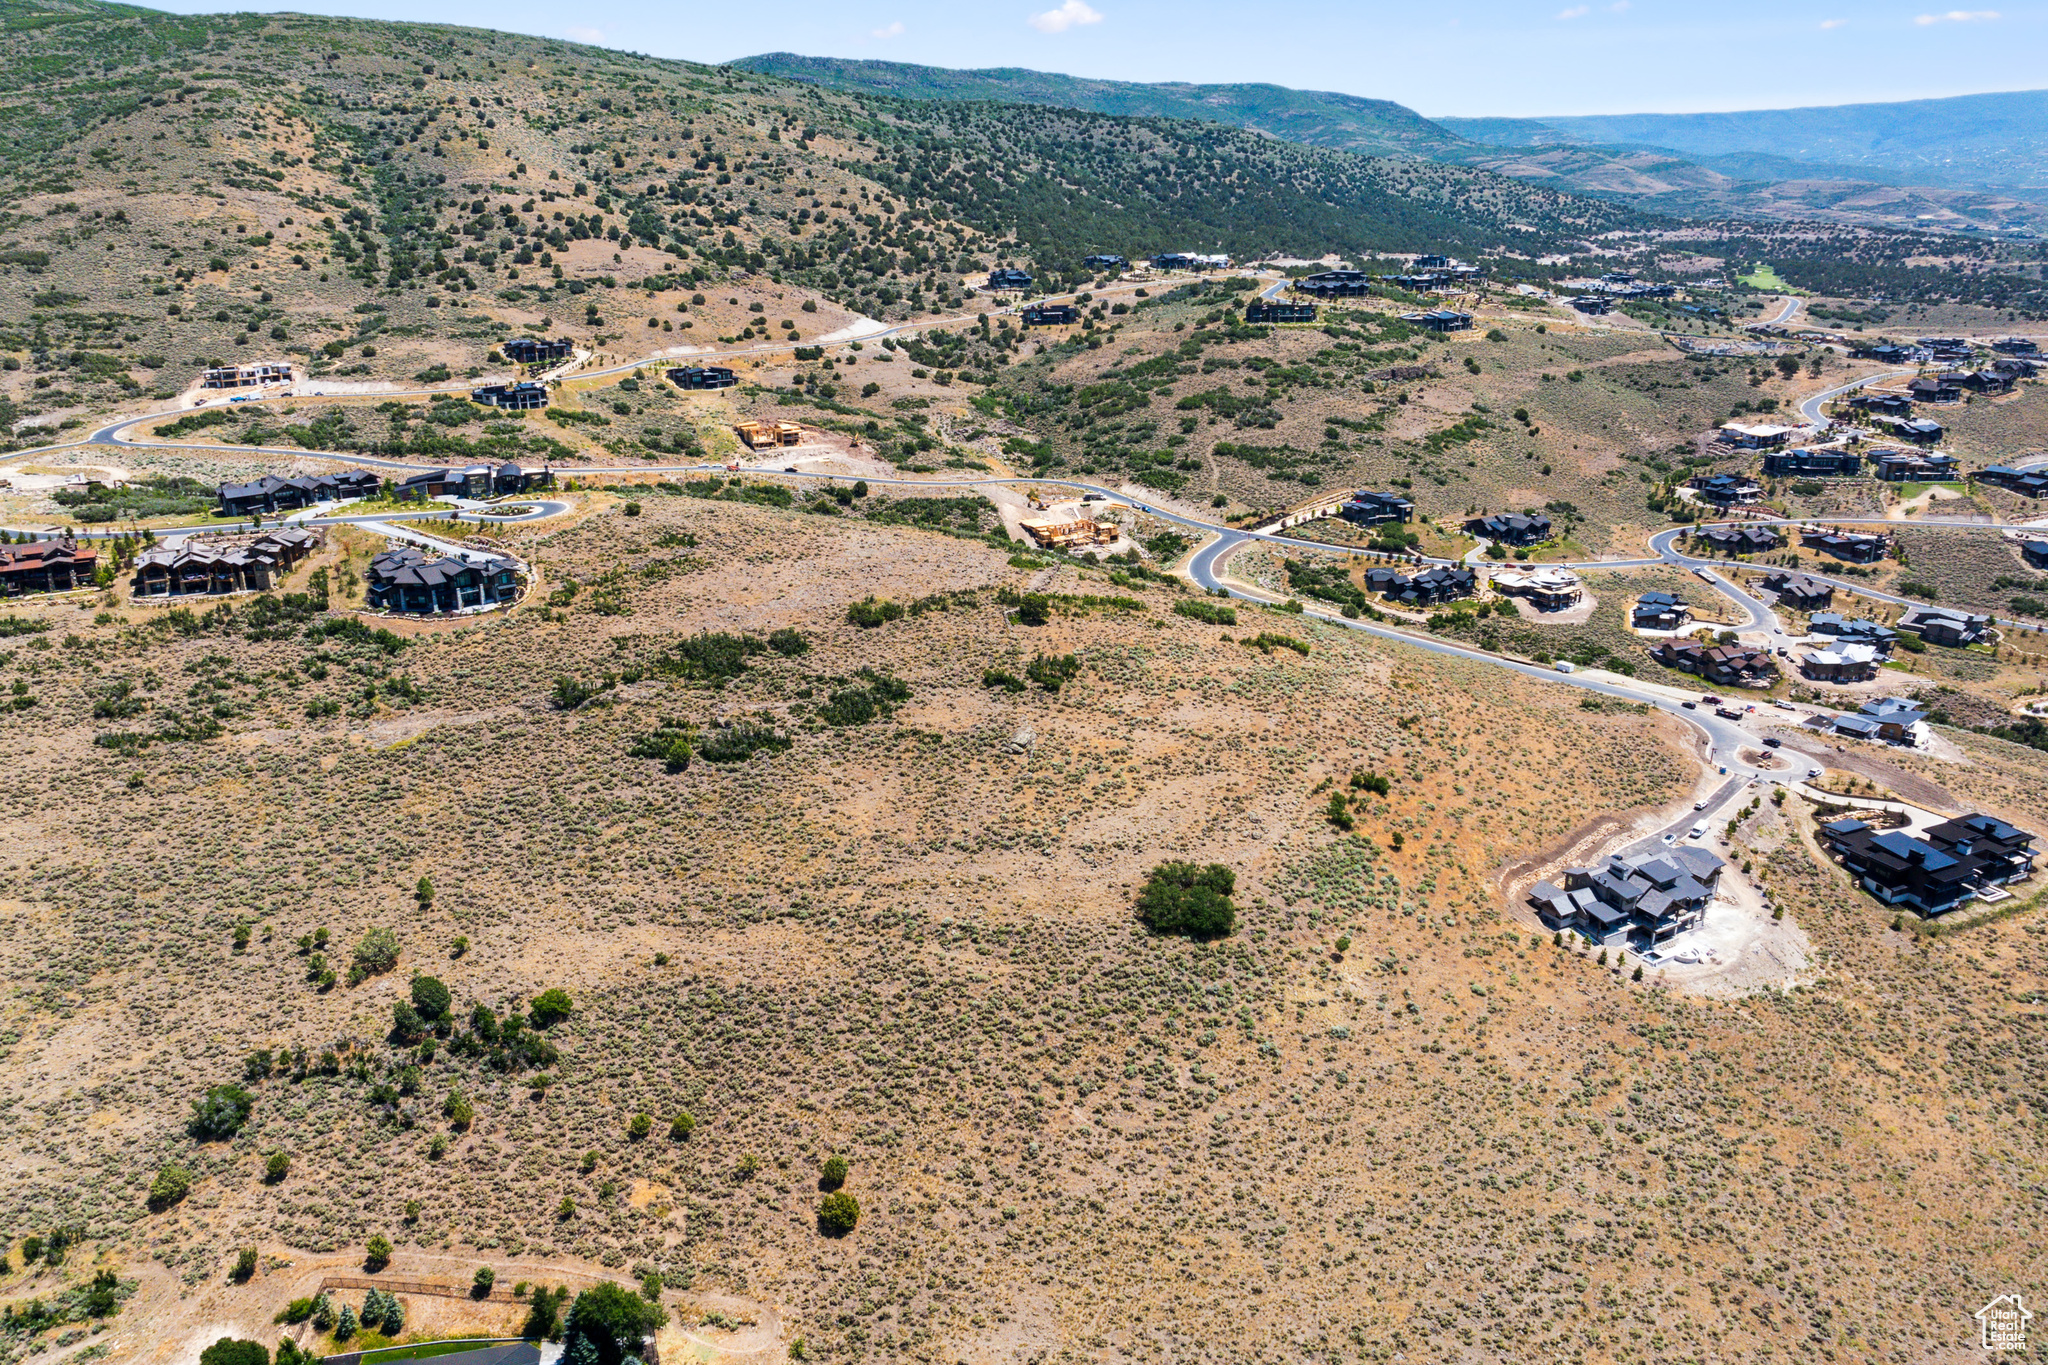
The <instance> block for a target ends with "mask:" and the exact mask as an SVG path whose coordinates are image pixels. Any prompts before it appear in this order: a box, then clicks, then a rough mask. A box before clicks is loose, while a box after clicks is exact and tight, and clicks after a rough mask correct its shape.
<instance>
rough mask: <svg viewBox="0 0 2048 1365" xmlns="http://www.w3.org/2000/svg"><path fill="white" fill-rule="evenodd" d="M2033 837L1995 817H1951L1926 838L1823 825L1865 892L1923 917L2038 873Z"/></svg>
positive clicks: (1839, 823)
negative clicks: (1979, 893) (2035, 872)
mask: <svg viewBox="0 0 2048 1365" xmlns="http://www.w3.org/2000/svg"><path fill="white" fill-rule="evenodd" d="M2033 838H2034V837H2033V836H2032V835H2031V834H2028V833H2027V832H2026V831H2025V830H2023V829H2020V828H2018V827H2016V826H2014V825H2009V824H2007V823H2006V822H2004V821H2003V820H1999V819H1996V818H1994V817H1992V816H1989V815H1965V816H1961V817H1959V818H1957V819H1954V820H1947V821H1944V822H1942V823H1941V824H1938V825H1935V826H1933V827H1932V828H1930V829H1928V830H1927V832H1926V837H1925V838H1920V839H1916V838H1914V837H1913V836H1911V835H1909V834H1907V833H1905V832H1904V831H1902V830H1877V829H1873V828H1872V827H1871V826H1870V825H1868V824H1866V823H1865V822H1864V821H1861V820H1856V819H1841V820H1834V821H1830V822H1829V823H1827V824H1825V825H1822V826H1821V827H1820V840H1821V844H1822V846H1823V847H1825V848H1826V849H1827V850H1828V852H1830V853H1832V854H1833V855H1834V856H1835V861H1837V862H1839V863H1840V864H1841V865H1842V866H1843V867H1844V868H1846V869H1847V870H1848V872H1849V874H1850V875H1851V876H1853V877H1855V878H1856V880H1857V881H1858V882H1859V883H1860V884H1861V885H1862V887H1863V889H1864V890H1866V891H1868V892H1869V893H1870V894H1871V895H1873V896H1875V897H1877V898H1878V899H1879V900H1880V901H1883V902H1884V903H1885V904H1886V905H1903V906H1908V907H1910V908H1912V909H1914V910H1917V911H1919V912H1920V913H1921V914H1923V915H1941V914H1946V913H1947V912H1949V911H1951V910H1953V909H1955V908H1956V907H1957V906H1959V905H1961V904H1963V903H1964V902H1965V901H1968V900H1970V899H1971V898H1972V897H1974V896H1975V895H1976V894H1977V893H1978V892H1979V891H1980V890H1983V889H1985V888H1988V887H1995V886H2002V885H2005V884H2008V883H2011V882H2018V881H2025V880H2026V879H2027V878H2028V877H2029V876H2031V875H2032V874H2033V870H2034V857H2035V853H2034V847H2033Z"/></svg>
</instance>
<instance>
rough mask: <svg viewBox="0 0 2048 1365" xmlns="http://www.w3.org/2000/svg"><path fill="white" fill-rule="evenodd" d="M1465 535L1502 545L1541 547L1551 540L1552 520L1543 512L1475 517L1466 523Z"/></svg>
mask: <svg viewBox="0 0 2048 1365" xmlns="http://www.w3.org/2000/svg"><path fill="white" fill-rule="evenodd" d="M1465 533H1466V534H1467V535H1473V536H1477V537H1479V538H1480V539H1481V540H1491V541H1494V542H1496V543H1498V544H1501V545H1541V544H1542V543H1543V542H1544V541H1546V540H1548V539H1550V518H1549V517H1546V516H1544V515H1543V514H1542V513H1541V512H1530V513H1528V514H1526V515H1525V514H1523V513H1520V512H1495V513H1494V514H1492V515H1491V516H1485V517H1473V518H1472V519H1471V520H1470V521H1468V522H1466V523H1465Z"/></svg>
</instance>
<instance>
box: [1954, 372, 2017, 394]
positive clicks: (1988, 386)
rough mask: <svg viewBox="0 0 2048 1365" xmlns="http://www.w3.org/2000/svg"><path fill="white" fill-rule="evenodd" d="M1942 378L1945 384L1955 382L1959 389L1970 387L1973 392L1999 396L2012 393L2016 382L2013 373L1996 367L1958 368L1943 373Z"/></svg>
mask: <svg viewBox="0 0 2048 1365" xmlns="http://www.w3.org/2000/svg"><path fill="white" fill-rule="evenodd" d="M1941 380H1942V382H1943V383H1944V384H1954V385H1955V386H1956V387H1957V388H1959V389H1968V390H1969V391H1970V392H1971V393H1981V394H1983V395H1985V396H1986V397H1997V396H1998V395H1999V394H2002V393H2011V392H2012V389H2013V382H2014V381H2013V376H2012V375H2010V374H2007V373H2006V372H2004V371H2003V370H1999V369H1996V368H1994V369H1988V370H1957V371H1955V372H1953V373H1949V374H1944V375H1942V377H1941Z"/></svg>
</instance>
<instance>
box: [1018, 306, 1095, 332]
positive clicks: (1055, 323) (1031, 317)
mask: <svg viewBox="0 0 2048 1365" xmlns="http://www.w3.org/2000/svg"><path fill="white" fill-rule="evenodd" d="M1080 320H1081V310H1080V309H1079V308H1076V307H1075V306H1074V305H1073V304H1071V303H1034V304H1030V305H1028V306H1027V307H1026V308H1025V309H1024V325H1025V326H1026V327H1066V326H1068V325H1070V324H1072V323H1076V322H1079V321H1080Z"/></svg>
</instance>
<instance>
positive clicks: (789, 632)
mask: <svg viewBox="0 0 2048 1365" xmlns="http://www.w3.org/2000/svg"><path fill="white" fill-rule="evenodd" d="M768 648H770V649H772V650H774V651H775V652H776V653H777V654H780V655H782V656H783V657H784V658H789V659H794V658H796V657H797V656H798V655H799V654H808V653H810V650H811V642H810V641H809V640H807V639H805V638H804V635H803V632H802V631H800V630H795V629H792V628H791V627H789V626H784V627H783V628H782V629H781V630H777V631H771V632H769V635H768Z"/></svg>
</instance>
